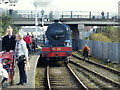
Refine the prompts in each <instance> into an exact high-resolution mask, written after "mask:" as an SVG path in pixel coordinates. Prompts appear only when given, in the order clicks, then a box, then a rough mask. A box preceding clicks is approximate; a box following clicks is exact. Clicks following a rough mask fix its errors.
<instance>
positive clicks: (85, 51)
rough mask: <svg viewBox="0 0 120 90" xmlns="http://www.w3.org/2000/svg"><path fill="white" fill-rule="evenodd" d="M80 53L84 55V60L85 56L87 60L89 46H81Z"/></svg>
mask: <svg viewBox="0 0 120 90" xmlns="http://www.w3.org/2000/svg"><path fill="white" fill-rule="evenodd" d="M82 54H83V56H84V60H85V59H86V57H87V58H88V60H89V55H90V48H89V47H88V46H87V45H85V46H84V47H83V48H82Z"/></svg>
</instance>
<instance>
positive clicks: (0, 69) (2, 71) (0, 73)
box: [0, 63, 8, 84]
mask: <svg viewBox="0 0 120 90" xmlns="http://www.w3.org/2000/svg"><path fill="white" fill-rule="evenodd" d="M0 76H2V84H3V83H4V81H7V80H8V73H7V71H6V70H5V69H4V68H3V66H2V64H1V63H0Z"/></svg>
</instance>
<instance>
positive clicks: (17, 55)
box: [0, 26, 90, 85]
mask: <svg viewBox="0 0 120 90" xmlns="http://www.w3.org/2000/svg"><path fill="white" fill-rule="evenodd" d="M46 41H47V40H46ZM46 45H48V42H46ZM35 48H36V40H35V38H34V35H32V36H30V35H29V33H27V35H26V36H24V37H23V36H22V35H21V34H20V33H17V34H16V35H14V34H13V28H12V27H11V26H8V28H7V33H6V35H5V36H4V37H3V38H2V52H13V53H14V60H15V63H16V64H17V66H18V69H19V76H20V79H19V82H18V83H17V84H16V85H25V84H26V83H27V74H26V70H25V67H26V66H27V68H28V69H30V66H29V54H30V53H31V52H32V51H35ZM82 54H83V56H84V60H85V59H86V57H87V58H88V60H89V54H90V48H89V47H88V46H87V45H85V46H84V47H83V48H82ZM6 67H9V66H7V61H6V60H0V73H1V72H3V80H2V83H3V82H4V81H6V80H7V79H8V75H7V74H6V73H7V72H9V68H8V69H6V70H5V69H4V68H6Z"/></svg>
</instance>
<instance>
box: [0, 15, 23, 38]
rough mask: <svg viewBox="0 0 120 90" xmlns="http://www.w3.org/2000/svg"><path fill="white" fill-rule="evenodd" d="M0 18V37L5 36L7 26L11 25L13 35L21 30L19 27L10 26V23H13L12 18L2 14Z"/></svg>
mask: <svg viewBox="0 0 120 90" xmlns="http://www.w3.org/2000/svg"><path fill="white" fill-rule="evenodd" d="M0 18H1V21H0V35H1V36H2V35H5V33H6V29H7V27H8V26H9V25H11V26H12V27H13V29H14V31H13V33H14V34H15V33H17V32H18V31H19V29H20V28H21V26H14V25H12V22H13V20H12V17H10V16H8V15H6V14H2V15H1V16H0Z"/></svg>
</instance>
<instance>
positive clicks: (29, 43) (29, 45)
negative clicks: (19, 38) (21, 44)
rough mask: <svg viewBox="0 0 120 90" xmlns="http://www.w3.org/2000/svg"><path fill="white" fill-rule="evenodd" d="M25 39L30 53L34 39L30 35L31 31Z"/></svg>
mask: <svg viewBox="0 0 120 90" xmlns="http://www.w3.org/2000/svg"><path fill="white" fill-rule="evenodd" d="M24 41H25V42H26V45H27V49H28V51H29V54H30V53H31V51H32V48H31V44H32V39H31V37H30V35H29V33H27V36H25V37H24Z"/></svg>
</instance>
